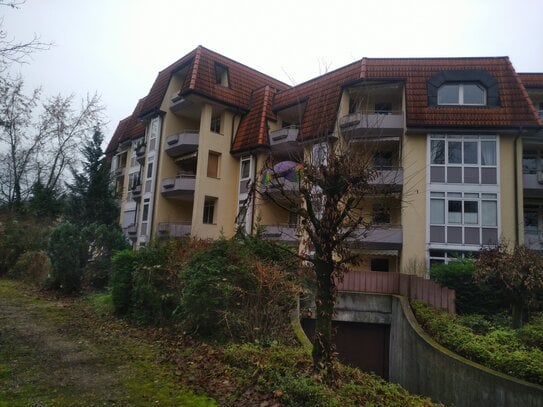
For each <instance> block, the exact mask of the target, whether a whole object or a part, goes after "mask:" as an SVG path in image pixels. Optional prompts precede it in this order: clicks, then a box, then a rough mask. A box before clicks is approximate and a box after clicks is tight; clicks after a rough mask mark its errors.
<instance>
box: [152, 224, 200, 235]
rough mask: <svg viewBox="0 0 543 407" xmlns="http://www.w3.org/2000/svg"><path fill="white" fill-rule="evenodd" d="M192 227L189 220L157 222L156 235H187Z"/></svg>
mask: <svg viewBox="0 0 543 407" xmlns="http://www.w3.org/2000/svg"><path fill="white" fill-rule="evenodd" d="M191 229H192V225H191V222H190V221H188V222H163V223H159V224H158V235H159V236H161V237H166V236H168V237H185V236H189V235H190V232H191Z"/></svg>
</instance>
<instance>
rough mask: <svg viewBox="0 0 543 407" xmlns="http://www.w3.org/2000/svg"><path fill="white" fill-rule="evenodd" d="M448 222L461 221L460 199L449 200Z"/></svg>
mask: <svg viewBox="0 0 543 407" xmlns="http://www.w3.org/2000/svg"><path fill="white" fill-rule="evenodd" d="M449 223H462V201H449Z"/></svg>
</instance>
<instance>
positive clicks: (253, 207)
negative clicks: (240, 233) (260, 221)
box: [251, 154, 258, 235]
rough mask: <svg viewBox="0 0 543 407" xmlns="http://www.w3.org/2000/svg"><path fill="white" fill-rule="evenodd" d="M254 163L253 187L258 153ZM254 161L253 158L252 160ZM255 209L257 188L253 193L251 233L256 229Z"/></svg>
mask: <svg viewBox="0 0 543 407" xmlns="http://www.w3.org/2000/svg"><path fill="white" fill-rule="evenodd" d="M254 157H255V159H254V165H253V185H251V188H253V187H254V183H255V182H256V165H257V158H258V155H257V154H255V155H254ZM251 161H253V160H251ZM255 209H256V189H255V193H254V194H253V202H251V235H253V233H254V231H255V230H254V229H255Z"/></svg>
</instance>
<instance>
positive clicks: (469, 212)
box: [464, 201, 479, 225]
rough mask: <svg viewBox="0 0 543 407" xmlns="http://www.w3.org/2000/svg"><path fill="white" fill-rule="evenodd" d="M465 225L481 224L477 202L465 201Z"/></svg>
mask: <svg viewBox="0 0 543 407" xmlns="http://www.w3.org/2000/svg"><path fill="white" fill-rule="evenodd" d="M464 223H466V224H470V225H476V224H478V223H479V211H478V205H477V202H476V201H464Z"/></svg>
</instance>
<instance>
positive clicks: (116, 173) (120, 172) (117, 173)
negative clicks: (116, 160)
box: [113, 167, 126, 178]
mask: <svg viewBox="0 0 543 407" xmlns="http://www.w3.org/2000/svg"><path fill="white" fill-rule="evenodd" d="M125 169H126V167H117V168H115V170H114V171H113V175H114V176H115V177H116V178H122V177H124V170H125Z"/></svg>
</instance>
